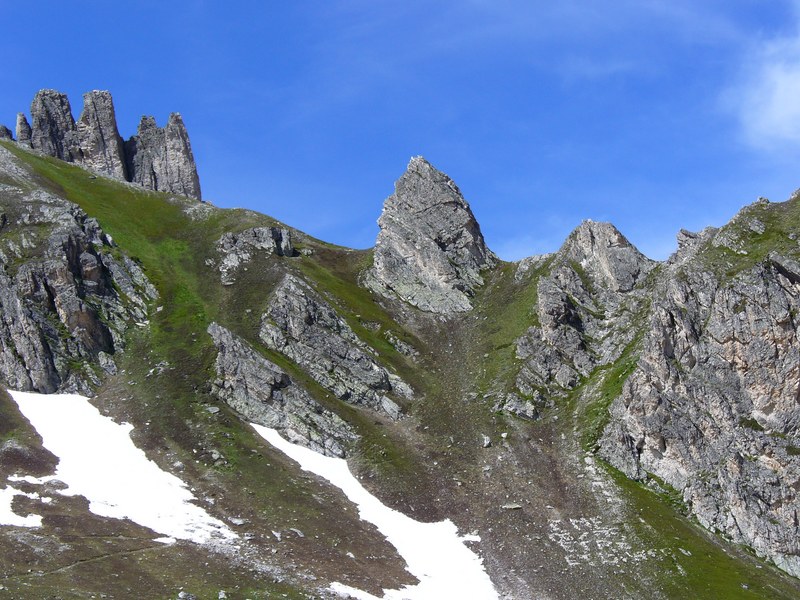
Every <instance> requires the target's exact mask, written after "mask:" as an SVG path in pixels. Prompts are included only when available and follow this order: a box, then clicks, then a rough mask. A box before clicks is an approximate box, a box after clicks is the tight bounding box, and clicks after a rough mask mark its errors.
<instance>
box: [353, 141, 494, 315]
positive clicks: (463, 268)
mask: <svg viewBox="0 0 800 600" xmlns="http://www.w3.org/2000/svg"><path fill="white" fill-rule="evenodd" d="M378 225H379V226H380V228H381V230H380V233H379V234H378V239H377V241H376V244H375V255H374V263H373V266H372V267H371V268H370V269H369V270H368V271H367V273H366V274H365V283H366V284H367V285H368V287H370V288H371V289H372V290H374V291H375V292H377V293H379V294H382V295H387V296H394V297H397V298H399V299H401V300H404V301H406V302H408V303H410V304H412V305H414V306H416V307H417V308H420V309H422V310H424V311H428V312H433V313H439V314H450V313H456V312H465V311H468V310H470V309H471V308H472V304H471V302H470V298H471V297H472V296H473V295H474V292H475V289H476V288H477V287H479V286H481V285H483V278H482V277H481V271H483V270H484V269H487V268H489V267H492V266H494V265H495V264H496V262H497V257H496V256H495V255H494V254H493V253H492V252H491V250H489V248H487V247H486V243H485V242H484V240H483V235H482V234H481V229H480V226H479V225H478V222H477V221H476V220H475V216H474V215H473V214H472V211H471V210H470V207H469V204H467V201H466V200H464V197H463V196H462V195H461V191H460V190H459V189H458V186H456V184H455V183H454V182H453V180H452V179H450V178H449V177H448V176H447V175H445V174H444V173H442V172H441V171H439V170H437V169H435V168H434V167H433V166H432V165H431V164H430V163H429V162H428V161H426V160H425V159H424V158H422V157H421V156H417V157H414V158H412V159H411V162H409V164H408V169H407V170H406V172H405V173H404V174H403V175H402V176H401V177H400V179H398V180H397V183H396V184H395V191H394V194H392V195H391V196H389V198H387V199H386V202H385V203H384V205H383V212H382V213H381V216H380V218H379V219H378Z"/></svg>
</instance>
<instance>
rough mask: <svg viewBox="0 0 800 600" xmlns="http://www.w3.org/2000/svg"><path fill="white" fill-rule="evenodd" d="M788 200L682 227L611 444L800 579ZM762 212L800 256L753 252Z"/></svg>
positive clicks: (712, 523)
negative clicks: (722, 221)
mask: <svg viewBox="0 0 800 600" xmlns="http://www.w3.org/2000/svg"><path fill="white" fill-rule="evenodd" d="M782 209H783V207H781V206H780V205H774V206H768V205H764V204H759V205H756V206H754V207H750V208H749V209H746V210H744V211H742V213H740V215H738V216H737V218H735V219H734V221H733V222H732V223H731V224H729V225H728V226H726V227H724V228H723V229H722V230H720V231H716V230H706V231H705V232H703V233H702V234H690V233H688V232H681V234H680V235H679V243H680V247H679V250H678V252H677V253H676V254H675V255H673V257H672V258H671V259H670V260H669V262H668V263H667V264H666V265H665V267H664V271H663V273H661V274H660V276H659V277H658V282H657V285H656V287H655V290H654V292H653V293H652V308H651V310H650V311H649V318H648V322H647V323H646V327H645V328H644V338H643V341H642V344H641V347H640V349H639V351H638V361H637V363H636V364H635V369H633V371H632V373H631V374H630V376H629V377H628V378H627V380H626V381H625V383H624V386H623V387H622V393H621V395H620V396H619V397H618V398H617V399H616V400H615V401H614V403H613V404H612V406H611V418H610V422H609V424H608V426H607V427H606V429H605V432H604V434H603V436H602V438H601V440H600V453H601V455H602V456H603V457H604V458H606V459H607V460H609V461H610V462H611V463H612V464H613V465H615V466H616V467H618V468H619V469H621V470H622V471H623V472H625V473H626V474H627V475H628V476H630V477H633V478H636V479H646V478H647V477H648V476H649V474H653V475H656V476H657V477H659V478H660V479H661V480H663V481H664V482H666V483H667V484H669V485H670V486H672V487H673V488H675V489H676V490H678V491H679V492H680V493H681V495H682V496H683V500H684V501H685V502H686V504H687V505H688V507H689V509H690V510H691V511H692V513H693V514H694V515H696V517H697V518H698V520H699V521H700V522H701V523H702V524H703V525H705V526H706V527H708V528H710V529H713V530H717V531H720V532H722V533H724V534H725V535H726V536H729V537H730V538H731V539H733V540H734V541H736V542H739V543H744V544H747V545H749V546H751V547H752V548H753V549H754V550H755V551H756V552H757V553H758V554H759V555H761V556H765V557H768V558H770V559H771V560H773V561H774V562H775V564H776V565H778V566H779V567H780V568H782V569H784V570H786V571H788V572H789V573H792V574H793V575H795V576H800V537H798V512H800V498H798V496H797V492H798V489H800V433H799V432H798V426H800V408H799V407H798V382H799V381H800V337H799V336H800V323H798V321H797V315H798V314H800V264H798V262H797V255H798V254H800V252H798V247H797V244H796V242H794V238H795V237H796V235H797V232H796V231H793V230H791V227H792V225H791V223H790V222H788V223H781V221H782V220H783V217H779V216H777V215H778V214H779V211H781V210H782ZM765 221H771V222H772V227H773V229H772V230H771V231H770V232H769V234H770V235H771V236H773V238H774V242H773V243H772V244H771V245H772V247H781V248H783V249H784V250H786V251H788V252H789V253H790V254H781V253H778V252H773V253H772V254H770V255H769V256H767V257H764V258H757V257H751V256H750V255H749V254H748V252H747V251H746V250H744V248H751V249H752V248H754V247H756V246H755V244H756V243H757V241H758V240H759V239H760V238H761V236H763V234H764V233H765V230H766V226H765V225H764V222H765ZM779 223H780V225H779ZM782 226H783V227H787V229H784V230H783V231H781V227H782Z"/></svg>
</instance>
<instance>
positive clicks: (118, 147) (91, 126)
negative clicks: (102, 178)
mask: <svg viewBox="0 0 800 600" xmlns="http://www.w3.org/2000/svg"><path fill="white" fill-rule="evenodd" d="M75 127H76V132H77V135H78V141H79V144H80V160H79V161H78V162H80V163H81V164H83V165H84V166H86V167H87V168H89V169H91V170H93V171H95V172H97V173H102V174H104V175H108V176H109V177H114V178H115V179H121V180H127V179H128V174H127V171H126V168H125V153H124V148H123V144H122V138H121V137H120V136H119V131H117V117H116V114H115V112H114V102H113V101H112V99H111V94H110V93H109V92H106V91H98V90H94V91H92V92H88V93H86V94H84V95H83V112H82V113H81V116H80V118H79V119H78V122H77V124H76V126H75Z"/></svg>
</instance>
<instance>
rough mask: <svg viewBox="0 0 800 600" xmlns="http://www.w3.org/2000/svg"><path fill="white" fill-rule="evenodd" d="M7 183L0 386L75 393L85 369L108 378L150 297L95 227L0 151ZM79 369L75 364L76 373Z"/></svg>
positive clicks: (0, 254) (1, 242) (86, 380)
mask: <svg viewBox="0 0 800 600" xmlns="http://www.w3.org/2000/svg"><path fill="white" fill-rule="evenodd" d="M0 169H1V170H2V171H3V173H5V174H6V175H7V176H9V177H10V178H11V181H13V182H14V183H13V184H11V183H8V184H6V185H4V186H3V187H2V189H1V190H0V200H1V201H2V209H3V213H2V218H0V222H1V223H2V227H0V380H2V382H3V384H4V385H6V386H8V387H10V388H13V389H18V390H35V391H39V392H55V391H82V392H86V391H88V390H89V386H90V385H91V384H93V383H97V375H96V373H95V371H94V370H93V368H92V366H91V365H98V366H99V367H100V368H101V369H104V370H107V371H109V372H113V370H114V364H113V360H112V358H111V357H112V355H113V354H115V353H116V352H118V351H119V350H121V349H122V348H123V346H124V334H125V331H126V330H127V329H128V327H130V326H131V325H132V324H133V322H137V321H143V320H145V319H146V316H147V305H148V302H149V301H151V300H153V299H154V298H155V297H156V291H155V289H154V288H153V286H152V285H151V284H150V283H149V281H148V280H147V278H146V277H145V275H144V274H143V273H142V271H141V270H140V269H139V267H138V266H137V265H136V264H135V263H134V262H133V261H131V260H130V259H128V258H126V257H125V256H124V255H120V254H119V253H115V252H111V249H112V241H111V240H110V239H109V238H108V237H107V236H106V235H105V234H104V233H103V231H102V230H101V229H100V227H99V225H98V224H97V221H95V220H94V219H91V218H89V217H87V215H86V214H85V213H84V212H83V211H82V210H81V209H80V208H79V207H78V206H76V205H74V204H72V203H70V202H68V201H66V200H64V199H62V198H60V197H58V196H55V195H52V194H50V193H47V192H44V191H42V190H39V189H37V188H35V187H34V188H31V187H30V186H29V185H28V181H29V180H30V178H32V174H31V173H30V172H29V171H28V170H27V169H26V168H25V167H23V166H22V165H21V164H20V163H19V162H18V161H17V160H16V159H15V158H14V157H13V155H12V154H11V153H10V152H8V151H7V150H5V149H2V148H0ZM78 364H80V365H81V366H77V365H78Z"/></svg>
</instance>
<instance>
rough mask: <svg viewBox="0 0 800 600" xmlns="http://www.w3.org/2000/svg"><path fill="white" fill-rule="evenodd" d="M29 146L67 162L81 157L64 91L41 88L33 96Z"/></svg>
mask: <svg viewBox="0 0 800 600" xmlns="http://www.w3.org/2000/svg"><path fill="white" fill-rule="evenodd" d="M31 147H32V148H33V149H34V150H39V151H40V152H42V153H43V154H47V155H49V156H54V157H56V158H59V159H61V160H65V161H67V162H74V161H76V159H77V160H78V161H79V160H80V152H79V150H78V147H79V143H78V137H77V133H76V131H75V119H74V118H73V117H72V107H71V106H70V104H69V99H68V98H67V95H66V94H62V93H61V92H57V91H56V90H40V91H39V92H37V93H36V95H35V96H34V97H33V102H31Z"/></svg>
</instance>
